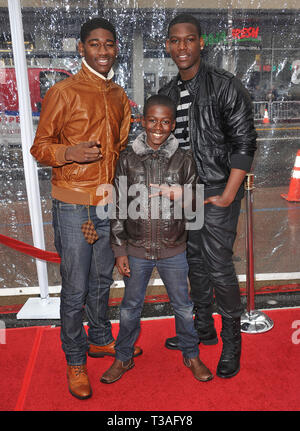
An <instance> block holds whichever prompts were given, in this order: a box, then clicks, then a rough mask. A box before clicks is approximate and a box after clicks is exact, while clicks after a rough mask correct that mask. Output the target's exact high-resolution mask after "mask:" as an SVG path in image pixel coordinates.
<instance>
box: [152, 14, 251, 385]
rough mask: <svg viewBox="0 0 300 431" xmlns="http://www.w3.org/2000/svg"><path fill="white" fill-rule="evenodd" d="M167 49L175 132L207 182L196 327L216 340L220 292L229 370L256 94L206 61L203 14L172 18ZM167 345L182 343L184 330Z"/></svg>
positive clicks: (198, 250)
mask: <svg viewBox="0 0 300 431" xmlns="http://www.w3.org/2000/svg"><path fill="white" fill-rule="evenodd" d="M166 48H167V52H168V53H169V54H170V55H171V57H172V59H173V60H174V62H175V63H176V65H177V67H178V70H179V74H178V76H177V77H176V78H174V79H173V80H171V81H170V82H169V83H168V84H167V85H166V86H164V87H163V88H162V89H161V90H160V93H162V94H166V95H168V96H170V97H171V98H172V99H173V100H174V101H175V103H176V105H177V117H176V130H175V132H174V134H175V136H176V137H177V138H178V139H179V142H180V145H181V146H183V147H185V148H190V149H191V150H192V153H193V157H194V160H195V163H196V166H197V172H198V175H199V180H200V182H201V183H203V184H204V196H205V201H204V203H205V210H204V211H205V212H204V225H203V227H202V228H201V229H199V230H193V231H190V232H189V237H188V247H187V258H188V263H189V281H190V285H191V297H192V300H193V302H194V304H195V309H196V312H195V327H196V329H197V331H198V336H199V343H200V342H201V343H203V344H208V345H209V344H216V343H217V342H218V338H217V333H216V330H215V327H214V319H213V317H212V309H213V308H212V305H213V300H214V295H215V299H216V303H217V306H218V311H219V313H220V314H221V316H222V331H221V337H222V341H223V349H222V354H221V358H220V360H219V363H218V367H217V373H216V374H217V375H218V376H219V377H223V378H229V377H233V376H234V375H236V374H237V373H238V372H239V370H240V356H241V334H240V317H241V314H242V312H243V307H242V305H241V300H240V290H239V284H238V280H237V277H236V273H235V268H234V264H233V260H232V255H233V244H234V240H235V237H236V231H237V223H238V218H239V213H240V206H241V198H242V197H243V181H244V177H245V175H246V172H247V171H249V170H250V168H251V163H252V160H253V156H254V152H255V150H256V131H255V128H254V121H253V112H252V104H251V99H250V96H249V94H248V92H247V91H246V89H245V88H244V87H243V85H242V84H241V82H240V81H239V80H238V79H237V78H236V77H235V76H234V75H232V74H231V73H229V72H226V71H225V70H221V69H217V68H216V67H214V66H212V65H208V64H206V63H205V62H204V61H203V59H202V58H201V51H202V50H203V48H204V41H203V38H202V36H201V28H200V24H199V22H198V20H197V19H196V18H195V17H194V16H192V15H189V14H179V15H177V16H176V17H175V18H174V19H173V20H172V21H171V22H170V24H169V28H168V38H167V42H166ZM166 347H168V348H169V349H177V348H178V339H177V337H172V338H168V339H167V341H166Z"/></svg>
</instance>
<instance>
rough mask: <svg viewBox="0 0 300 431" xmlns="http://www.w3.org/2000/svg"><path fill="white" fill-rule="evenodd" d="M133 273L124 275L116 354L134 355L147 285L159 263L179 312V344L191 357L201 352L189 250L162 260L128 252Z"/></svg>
mask: <svg viewBox="0 0 300 431" xmlns="http://www.w3.org/2000/svg"><path fill="white" fill-rule="evenodd" d="M128 259H129V265H130V277H126V276H125V277H124V283H125V293H124V297H123V300H122V304H121V306H120V330H119V335H118V338H117V341H116V346H115V349H116V358H117V359H119V360H121V361H127V360H128V359H130V358H131V357H132V356H133V350H134V343H135V341H136V339H137V338H138V335H139V332H140V317H141V312H142V308H143V304H144V298H145V294H146V289H147V285H148V282H149V279H150V277H151V274H152V270H153V268H154V267H155V266H156V268H157V270H158V272H159V274H160V276H161V279H162V281H163V283H164V285H165V287H166V289H167V292H168V295H169V298H170V302H171V304H172V306H173V309H174V313H175V325H176V334H177V336H178V345H179V348H180V350H182V353H183V355H184V356H185V357H187V358H194V357H196V356H198V355H199V347H198V336H197V332H196V330H195V328H194V320H193V303H192V302H191V300H190V297H189V294H188V284H187V277H188V264H187V261H186V252H184V253H180V254H178V255H176V256H174V257H170V258H166V259H158V260H147V259H139V258H136V257H132V256H128Z"/></svg>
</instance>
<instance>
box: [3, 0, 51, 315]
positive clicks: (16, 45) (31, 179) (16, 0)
mask: <svg viewBox="0 0 300 431" xmlns="http://www.w3.org/2000/svg"><path fill="white" fill-rule="evenodd" d="M8 11H9V21H10V29H11V38H12V48H13V56H14V64H15V71H16V80H17V88H18V98H19V113H20V129H21V140H22V154H23V163H24V174H25V182H26V190H27V197H28V206H29V213H30V220H31V228H32V235H33V243H34V246H35V247H37V248H39V249H42V250H45V241H44V228H43V219H42V210H41V200H40V189H39V181H38V173H37V164H36V161H35V160H34V158H33V157H32V156H31V154H30V148H31V146H32V143H33V124H32V111H31V103H30V94H29V83H28V74H27V64H26V56H25V47H24V33H23V23H22V14H21V5H20V0H9V2H8ZM36 267H37V275H38V282H39V287H40V300H39V301H38V303H37V301H36V299H37V298H32V299H34V306H33V307H29V308H30V310H29V309H28V312H25V311H26V310H25V307H26V305H27V304H25V306H24V307H23V308H24V310H23V311H24V312H23V313H22V310H21V311H20V313H18V316H17V317H18V318H22V319H24V318H43V316H44V312H45V311H46V310H45V307H46V306H47V305H50V300H49V290H48V274H47V263H46V262H45V261H42V260H39V259H36ZM29 301H30V300H29ZM27 302H28V301H27ZM29 305H30V304H29ZM39 305H41V311H42V312H41V313H40V312H38V307H37V306H39ZM27 308H28V307H27ZM46 308H47V307H46ZM31 309H32V310H31ZM54 314H55V315H57V313H56V312H55V313H54ZM49 317H50V316H49V315H48V314H47V318H49Z"/></svg>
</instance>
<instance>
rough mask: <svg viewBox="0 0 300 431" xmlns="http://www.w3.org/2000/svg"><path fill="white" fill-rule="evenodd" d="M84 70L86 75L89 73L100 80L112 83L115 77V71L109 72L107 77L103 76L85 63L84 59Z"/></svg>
mask: <svg viewBox="0 0 300 431" xmlns="http://www.w3.org/2000/svg"><path fill="white" fill-rule="evenodd" d="M81 66H82V69H83V71H84V72H85V73H87V74H88V75H89V76H91V77H93V78H95V79H98V78H101V79H102V80H103V81H111V80H112V78H113V77H114V71H113V69H110V71H109V72H108V75H107V77H106V76H104V75H102V74H101V73H98V72H97V71H96V70H94V69H93V68H92V67H91V66H89V65H88V64H87V62H86V61H85V58H83V59H82V64H81Z"/></svg>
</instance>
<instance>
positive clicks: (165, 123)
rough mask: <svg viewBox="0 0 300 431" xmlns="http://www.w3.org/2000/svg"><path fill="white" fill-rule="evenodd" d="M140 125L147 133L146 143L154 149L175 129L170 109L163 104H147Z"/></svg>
mask: <svg viewBox="0 0 300 431" xmlns="http://www.w3.org/2000/svg"><path fill="white" fill-rule="evenodd" d="M142 126H143V127H144V129H145V132H146V135H147V144H148V145H150V147H151V148H153V149H154V150H158V148H159V147H160V146H161V144H163V143H164V142H165V141H166V140H167V139H168V137H169V136H170V134H171V132H172V131H173V130H174V129H175V119H174V115H173V111H172V109H170V108H169V107H168V106H165V105H152V106H149V108H148V110H147V113H146V116H145V117H143V119H142Z"/></svg>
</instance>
